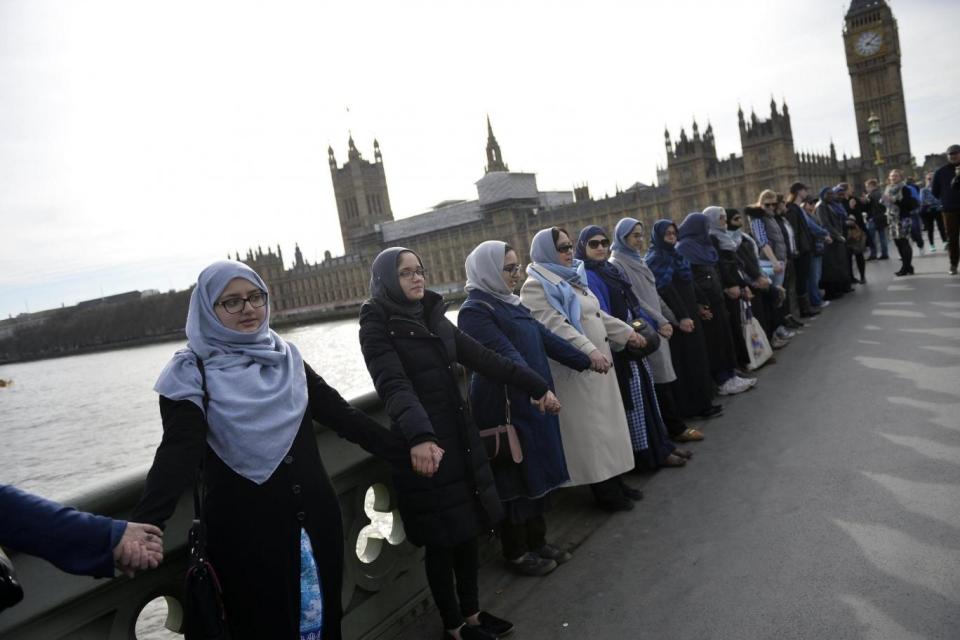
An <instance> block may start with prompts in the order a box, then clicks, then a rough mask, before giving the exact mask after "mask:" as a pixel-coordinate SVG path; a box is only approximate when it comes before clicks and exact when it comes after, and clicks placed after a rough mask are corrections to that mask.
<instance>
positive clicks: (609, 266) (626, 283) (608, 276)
mask: <svg viewBox="0 0 960 640" xmlns="http://www.w3.org/2000/svg"><path fill="white" fill-rule="evenodd" d="M594 236H603V237H604V238H606V239H607V240H609V239H610V236H609V235H608V234H607V231H606V229H604V228H603V227H599V226H597V225H595V224H594V225H590V226H588V227H584V228H583V231H581V232H580V237H579V238H578V239H577V252H576V254H575V255H576V257H577V259H578V260H583V264H584V266H585V267H586V268H587V271H593V272H594V273H596V274H597V275H598V276H600V279H601V280H603V282H604V283H605V284H606V285H607V287H608V288H613V289H615V290H620V291H622V292H623V297H624V298H625V300H626V303H627V306H628V307H629V308H630V310H631V311H632V312H633V313H634V314H636V313H637V311H636V309H638V308H639V307H640V301H639V300H638V299H637V296H636V294H634V292H633V284H631V282H630V280H629V279H628V278H627V276H626V274H624V273H623V271H621V270H620V268H619V267H618V266H617V265H615V264H613V263H612V262H610V261H609V260H591V259H590V258H588V257H587V240H589V239H590V238H593V237H594Z"/></svg>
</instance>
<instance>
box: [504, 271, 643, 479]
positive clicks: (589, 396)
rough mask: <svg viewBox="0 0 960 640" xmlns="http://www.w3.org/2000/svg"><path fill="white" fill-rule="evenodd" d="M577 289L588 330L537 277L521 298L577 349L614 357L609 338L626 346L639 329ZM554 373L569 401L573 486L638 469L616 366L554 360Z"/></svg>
mask: <svg viewBox="0 0 960 640" xmlns="http://www.w3.org/2000/svg"><path fill="white" fill-rule="evenodd" d="M531 269H535V270H537V272H538V273H540V274H542V275H543V276H544V277H545V278H547V279H548V280H549V281H550V282H557V283H559V282H560V281H561V280H562V279H561V278H560V277H559V276H557V275H556V274H554V273H552V272H550V271H549V270H548V269H546V268H545V267H541V266H538V265H536V264H531V265H530V266H529V267H527V271H528V272H529V271H530V270H531ZM574 289H576V290H577V292H578V294H579V295H580V323H581V325H582V326H583V330H584V333H583V334H581V333H579V332H578V331H577V330H576V328H575V327H574V326H573V325H572V324H570V323H569V322H567V320H566V318H565V317H564V316H563V314H561V313H560V312H559V311H557V310H556V309H554V308H553V307H551V306H550V303H549V302H547V297H546V294H545V293H544V291H543V285H542V284H540V281H539V280H537V279H536V278H534V277H532V276H528V277H527V281H526V282H524V283H523V287H521V289H520V299H521V300H522V301H523V304H524V305H525V306H526V307H527V308H528V309H530V312H531V313H532V314H533V317H534V318H536V319H537V320H539V321H540V322H541V323H543V324H544V325H545V326H546V327H547V329H549V330H550V331H552V332H553V333H555V334H556V335H558V336H560V337H561V338H563V339H564V340H566V341H567V342H569V343H570V344H572V345H573V346H574V347H576V348H578V349H580V350H581V351H582V352H584V353H587V354H589V353H591V352H592V351H593V350H594V349H599V350H600V353H602V354H603V355H605V356H607V357H608V358H611V353H610V344H609V342H608V340H609V341H610V342H612V343H613V344H614V346H615V347H616V348H617V349H620V348H623V346H624V345H625V344H626V342H627V340H628V339H629V338H630V336H631V335H632V334H633V328H632V327H631V326H630V325H628V324H627V323H625V322H621V321H620V320H617V319H616V318H614V317H613V316H610V315H607V314H606V313H604V312H603V311H601V310H600V301H599V300H597V297H596V296H594V295H593V293H592V292H591V291H590V289H588V288H587V287H578V286H574ZM611 359H612V358H611ZM550 373H551V375H553V382H554V385H555V387H556V392H557V397H558V398H559V399H560V402H561V403H562V404H563V410H562V411H561V412H560V434H561V436H562V437H563V452H564V455H565V456H566V458H567V470H568V471H569V472H570V484H571V485H583V484H592V483H594V482H600V481H602V480H606V479H608V478H612V477H613V476H616V475H619V474H621V473H624V472H625V471H629V470H630V469H632V468H633V465H634V462H633V447H632V445H631V444H630V431H629V428H628V427H627V416H626V414H625V413H624V411H623V401H622V399H621V398H620V387H619V385H618V384H617V374H616V373H615V372H614V370H613V369H612V368H611V369H610V371H608V372H607V373H606V374H600V373H596V372H594V371H583V372H578V371H574V370H573V369H569V368H567V367H565V366H564V365H562V364H560V363H558V362H555V361H553V360H551V361H550Z"/></svg>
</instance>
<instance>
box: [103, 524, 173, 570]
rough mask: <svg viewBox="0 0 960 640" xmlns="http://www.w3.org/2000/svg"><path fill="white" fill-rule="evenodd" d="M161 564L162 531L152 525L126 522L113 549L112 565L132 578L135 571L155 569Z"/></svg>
mask: <svg viewBox="0 0 960 640" xmlns="http://www.w3.org/2000/svg"><path fill="white" fill-rule="evenodd" d="M161 562H163V531H161V530H160V529H159V528H158V527H155V526H153V525H152V524H142V523H139V522H128V523H127V528H126V529H124V531H123V536H122V537H121V538H120V541H119V542H118V543H117V545H116V546H115V547H114V548H113V563H114V565H115V566H116V567H117V570H119V571H120V572H121V573H122V574H123V575H125V576H127V577H128V578H132V577H133V576H134V575H135V574H136V572H137V571H142V570H144V569H156V568H157V567H159V566H160V563H161Z"/></svg>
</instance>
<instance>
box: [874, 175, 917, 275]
mask: <svg viewBox="0 0 960 640" xmlns="http://www.w3.org/2000/svg"><path fill="white" fill-rule="evenodd" d="M906 184H907V183H906V182H904V181H903V174H902V173H900V170H899V169H894V170H893V171H891V172H890V174H889V175H888V176H887V187H886V189H884V190H883V196H882V197H881V198H880V202H882V203H883V204H884V206H886V208H887V210H886V216H887V221H888V227H889V229H890V237H891V238H893V243H894V244H895V245H897V252H898V253H899V254H900V262H902V263H903V264H902V265H901V267H900V270H899V271H897V272H896V273H894V275H896V276H912V275H913V247H911V246H910V235H911V231H912V226H913V219H912V218H911V216H910V213H911V212H912V211H913V210H914V209H916V208H917V207H918V206H920V203H919V202H917V199H916V198H914V197H913V193H912V192H911V190H910V189H906V188H904V187H906ZM922 244H923V243H922V238H921V245H922Z"/></svg>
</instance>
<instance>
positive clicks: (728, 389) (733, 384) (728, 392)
mask: <svg viewBox="0 0 960 640" xmlns="http://www.w3.org/2000/svg"><path fill="white" fill-rule="evenodd" d="M740 380H742V378H738V377H736V376H734V377H732V378H730V379H729V380H727V381H726V382H724V383H723V384H722V385H720V388H719V389H717V393H718V394H719V395H721V396H733V395H736V394H738V393H743V392H744V391H746V390H747V389H749V388H750V387H748V386H745V385H743V384H741V383H740Z"/></svg>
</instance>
